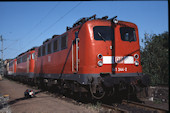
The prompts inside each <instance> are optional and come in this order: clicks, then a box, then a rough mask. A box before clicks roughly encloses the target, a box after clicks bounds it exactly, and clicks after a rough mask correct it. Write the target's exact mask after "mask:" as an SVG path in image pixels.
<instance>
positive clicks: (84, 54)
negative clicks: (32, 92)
mask: <svg viewBox="0 0 170 113" xmlns="http://www.w3.org/2000/svg"><path fill="white" fill-rule="evenodd" d="M121 24H122V25H127V26H129V27H132V28H134V29H135V31H136V32H135V33H136V38H137V40H136V41H135V42H128V41H122V40H121V37H120V30H119V29H120V27H121V26H122V25H121ZM94 26H111V22H110V21H106V20H102V21H101V20H92V21H88V22H86V23H85V24H83V26H82V27H81V30H80V31H79V35H78V37H79V39H80V41H79V53H78V54H79V59H80V62H79V64H78V65H79V66H78V69H79V71H78V74H99V73H112V64H103V66H101V67H99V66H98V65H97V62H98V60H99V59H98V58H97V55H98V54H99V53H100V54H102V55H103V56H112V54H113V53H112V50H111V49H110V46H112V41H105V42H104V41H103V40H100V41H98V40H95V39H94V35H93V27H94ZM79 27H80V25H79V26H77V27H75V28H73V29H71V30H69V31H67V32H66V33H65V34H67V36H68V43H67V44H68V45H67V49H64V50H61V51H58V52H54V53H51V54H48V55H45V56H41V57H37V60H36V73H37V74H38V73H45V74H49V73H51V74H55V73H57V74H60V73H61V72H62V70H63V68H64V71H63V73H65V74H72V73H74V72H75V71H72V52H70V54H69V55H68V53H69V50H70V49H71V45H72V41H73V40H74V39H75V31H77V30H78V29H79ZM114 31H115V32H114V34H115V36H114V39H115V45H114V48H113V49H114V50H115V51H114V54H115V55H114V56H128V55H129V54H130V56H134V54H138V55H139V59H138V60H137V61H139V66H135V65H134V64H119V63H118V64H117V65H116V67H117V68H123V67H127V71H117V72H115V73H136V72H138V73H142V68H141V65H140V48H139V36H138V29H137V26H136V25H135V24H133V23H130V22H123V21H119V24H118V25H116V27H115V28H114ZM65 34H63V35H65ZM61 36H62V35H61ZM58 37H59V36H58ZM56 38H57V37H56ZM56 38H54V39H56ZM54 39H52V40H50V41H48V42H46V43H45V44H48V43H50V42H52V41H53V40H54ZM74 47H75V45H74ZM73 50H74V51H75V48H74V49H73ZM36 51H37V52H38V49H37V50H36ZM67 55H68V59H67V61H66V57H67ZM73 56H74V57H75V53H74V55H73ZM49 59H50V60H49ZM65 62H66V64H65ZM64 64H65V67H64ZM74 67H75V63H74ZM73 70H74V69H73Z"/></svg>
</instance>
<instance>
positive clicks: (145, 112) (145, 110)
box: [101, 100, 168, 113]
mask: <svg viewBox="0 0 170 113" xmlns="http://www.w3.org/2000/svg"><path fill="white" fill-rule="evenodd" d="M101 106H102V107H103V108H105V109H108V111H109V113H168V110H165V109H160V108H156V107H152V106H148V105H146V104H143V103H137V102H132V101H127V100H123V101H122V103H121V104H115V105H113V106H110V105H106V104H102V105H101Z"/></svg>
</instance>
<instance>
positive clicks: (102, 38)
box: [97, 32, 106, 41]
mask: <svg viewBox="0 0 170 113" xmlns="http://www.w3.org/2000/svg"><path fill="white" fill-rule="evenodd" d="M97 34H98V35H99V36H100V37H101V38H102V39H103V40H104V41H106V39H105V38H103V36H102V35H101V34H100V33H99V32H97Z"/></svg>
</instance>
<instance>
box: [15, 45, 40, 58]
mask: <svg viewBox="0 0 170 113" xmlns="http://www.w3.org/2000/svg"><path fill="white" fill-rule="evenodd" d="M36 48H37V46H35V47H32V48H31V49H29V50H27V51H26V52H23V53H21V54H19V55H18V56H17V57H16V58H18V57H20V56H22V55H23V54H25V53H27V52H29V51H32V50H35V49H36Z"/></svg>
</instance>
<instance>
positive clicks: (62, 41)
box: [61, 36, 67, 49]
mask: <svg viewBox="0 0 170 113" xmlns="http://www.w3.org/2000/svg"><path fill="white" fill-rule="evenodd" d="M66 48H67V36H64V37H62V38H61V49H66Z"/></svg>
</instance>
